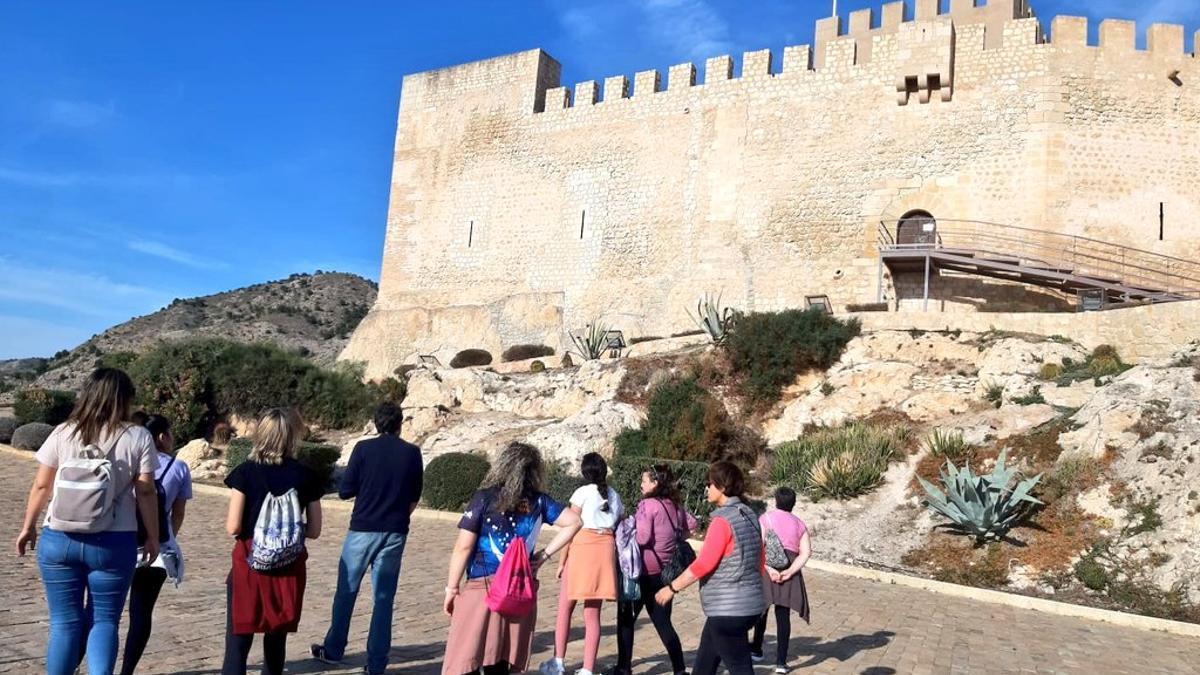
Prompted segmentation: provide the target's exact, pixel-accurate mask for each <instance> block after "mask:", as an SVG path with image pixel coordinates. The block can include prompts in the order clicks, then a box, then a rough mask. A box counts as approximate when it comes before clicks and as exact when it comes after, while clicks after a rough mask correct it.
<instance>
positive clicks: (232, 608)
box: [221, 409, 325, 675]
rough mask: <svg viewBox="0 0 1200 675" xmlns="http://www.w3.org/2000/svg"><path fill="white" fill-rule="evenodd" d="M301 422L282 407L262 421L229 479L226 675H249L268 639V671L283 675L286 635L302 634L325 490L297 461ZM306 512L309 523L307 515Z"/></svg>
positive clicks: (265, 651)
mask: <svg viewBox="0 0 1200 675" xmlns="http://www.w3.org/2000/svg"><path fill="white" fill-rule="evenodd" d="M303 434H304V431H303V430H302V429H301V428H300V424H299V417H298V416H297V415H296V414H295V413H292V412H290V411H287V410H281V409H275V410H271V411H269V412H267V413H266V414H265V415H263V416H262V418H260V419H259V421H258V426H257V428H256V429H255V432H254V448H253V449H252V450H251V451H250V456H249V457H248V458H247V459H246V461H245V462H243V463H242V464H240V465H239V466H238V467H237V468H235V469H234V470H233V471H232V472H230V474H229V477H228V478H226V479H225V484H226V485H227V486H229V488H230V493H229V514H228V516H227V517H226V519H225V530H226V531H227V532H228V533H229V535H230V536H232V537H234V539H235V543H234V546H233V554H232V557H233V567H232V570H231V571H230V573H229V578H228V580H227V581H226V589H227V604H226V623H225V663H224V665H223V667H222V668H221V672H222V673H223V674H224V675H244V673H245V672H246V660H247V658H248V657H249V655H250V648H251V646H253V644H254V634H255V633H262V634H263V665H264V667H263V672H264V673H267V674H268V675H282V673H283V665H284V659H285V649H286V646H287V634H288V633H294V632H296V629H297V627H298V625H299V623H300V608H301V605H303V603H304V586H305V582H306V576H305V573H306V568H305V561H306V560H307V559H308V553H307V551H306V550H305V543H304V542H305V539H316V538H317V537H319V536H320V534H321V501H320V500H321V496H322V495H323V494H324V493H325V484H324V482H323V481H322V480H321V478H320V476H318V475H317V473H316V472H314V471H313V470H312V469H309V468H308V467H306V466H304V465H303V464H301V463H300V462H298V461H296V457H295V455H296V445H297V444H298V443H299V442H300V438H301V437H302V436H303ZM302 512H303V514H304V515H303V517H302V516H301V513H302Z"/></svg>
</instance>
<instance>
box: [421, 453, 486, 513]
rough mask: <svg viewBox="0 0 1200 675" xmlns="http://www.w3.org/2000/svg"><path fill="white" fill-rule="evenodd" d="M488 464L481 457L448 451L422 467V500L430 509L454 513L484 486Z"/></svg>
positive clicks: (484, 458)
mask: <svg viewBox="0 0 1200 675" xmlns="http://www.w3.org/2000/svg"><path fill="white" fill-rule="evenodd" d="M490 469H491V464H490V463H488V460H487V458H486V457H484V456H482V455H472V454H469V453H465V452H448V453H446V454H444V455H438V456H437V457H434V458H433V459H432V460H430V462H429V464H427V465H425V489H424V491H423V498H424V500H425V504H426V505H427V506H428V507H429V508H431V509H439V510H443V511H457V510H459V509H461V508H462V507H463V506H464V505H466V503H467V502H468V501H470V499H471V495H473V494H475V491H476V490H478V489H479V486H480V485H482V484H483V479H484V478H486V477H487V473H488V471H489V470H490Z"/></svg>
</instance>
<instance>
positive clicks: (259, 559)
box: [246, 488, 304, 572]
mask: <svg viewBox="0 0 1200 675" xmlns="http://www.w3.org/2000/svg"><path fill="white" fill-rule="evenodd" d="M302 553H304V518H303V514H302V512H301V510H300V494H299V493H298V492H296V489H295V488H292V489H291V490H288V491H287V492H285V493H283V494H281V495H279V496H276V495H273V494H271V493H270V491H268V492H267V498H266V499H264V500H263V503H262V508H260V509H259V510H258V521H257V522H256V523H255V524H254V536H253V538H252V539H251V540H250V555H249V556H247V557H246V563H247V564H248V565H250V569H253V570H257V571H259V572H269V571H271V570H277V569H280V568H283V567H287V566H288V565H291V564H292V563H294V562H296V560H297V559H298V558H299V557H300V554H302Z"/></svg>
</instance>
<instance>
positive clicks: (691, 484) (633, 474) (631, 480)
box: [608, 457, 713, 522]
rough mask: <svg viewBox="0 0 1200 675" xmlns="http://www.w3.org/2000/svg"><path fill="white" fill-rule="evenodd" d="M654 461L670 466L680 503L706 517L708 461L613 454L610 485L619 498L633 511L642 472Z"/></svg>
mask: <svg viewBox="0 0 1200 675" xmlns="http://www.w3.org/2000/svg"><path fill="white" fill-rule="evenodd" d="M654 464H666V465H667V466H669V467H671V472H672V473H674V474H675V476H676V479H677V484H678V485H679V494H680V496H681V497H682V498H683V505H684V508H686V509H687V510H688V511H689V512H691V514H692V515H694V516H696V518H697V519H699V520H701V521H702V522H703V521H707V519H708V516H709V514H711V513H712V510H713V506H712V504H709V503H708V496H707V493H708V467H709V465H708V463H707V462H677V461H672V460H664V459H657V458H650V457H615V458H614V459H613V460H612V461H611V462H609V465H608V466H609V485H610V486H611V487H612V488H613V489H614V490H616V491H617V494H619V495H621V501H622V502H624V503H625V507H626V509H627V510H629V512H631V513H632V512H633V509H634V508H635V507H636V505H637V503H638V502H639V501H641V499H642V487H641V486H642V473H644V472H645V471H646V470H648V469H649V468H650V467H651V466H652V465H654Z"/></svg>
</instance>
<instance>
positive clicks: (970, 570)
mask: <svg viewBox="0 0 1200 675" xmlns="http://www.w3.org/2000/svg"><path fill="white" fill-rule="evenodd" d="M1008 560H1009V557H1008V554H1007V552H1006V551H1005V548H1004V544H989V545H988V546H979V547H977V546H974V545H973V544H972V541H971V539H970V538H968V537H961V536H957V535H952V534H947V533H945V532H933V533H931V534H930V535H929V538H928V539H927V540H926V541H925V543H924V544H923V545H921V546H920V547H918V548H915V549H913V550H911V551H909V552H908V553H906V554H904V557H903V558H901V559H900V562H902V563H903V564H905V565H907V566H909V567H912V568H914V569H918V570H921V571H923V572H926V573H927V574H929V575H930V576H932V577H933V578H934V579H937V580H938V581H945V582H947V583H952V584H960V585H963V586H975V587H977V588H1000V587H1002V586H1004V585H1005V584H1006V583H1008Z"/></svg>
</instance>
